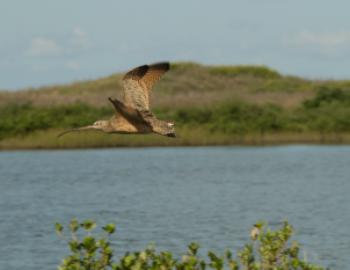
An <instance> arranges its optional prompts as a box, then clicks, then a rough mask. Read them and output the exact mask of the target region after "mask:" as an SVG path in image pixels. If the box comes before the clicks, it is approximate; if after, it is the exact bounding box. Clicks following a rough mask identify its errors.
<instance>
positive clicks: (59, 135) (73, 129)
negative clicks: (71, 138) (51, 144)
mask: <svg viewBox="0 0 350 270" xmlns="http://www.w3.org/2000/svg"><path fill="white" fill-rule="evenodd" d="M92 129H95V128H94V126H85V127H80V128H72V129H68V130H66V131H63V132H62V133H60V134H58V135H57V138H60V137H62V136H63V135H65V134H67V133H70V132H75V131H84V130H92Z"/></svg>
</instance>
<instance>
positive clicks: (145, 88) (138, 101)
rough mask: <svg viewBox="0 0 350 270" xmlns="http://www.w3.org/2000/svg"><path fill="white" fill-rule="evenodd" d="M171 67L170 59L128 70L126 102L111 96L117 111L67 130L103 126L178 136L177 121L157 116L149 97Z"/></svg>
mask: <svg viewBox="0 0 350 270" xmlns="http://www.w3.org/2000/svg"><path fill="white" fill-rule="evenodd" d="M169 68H170V65H169V63H168V62H162V63H155V64H152V65H143V66H139V67H137V68H134V69H132V70H130V71H129V72H127V73H126V74H125V76H124V77H123V90H124V91H123V93H124V99H123V102H122V101H119V100H118V99H115V98H108V100H109V101H110V102H111V103H112V104H113V106H114V108H115V110H116V114H115V115H114V116H113V117H112V118H111V119H109V120H100V121H96V122H95V123H94V124H93V125H91V126H85V127H81V128H76V129H71V130H68V131H65V132H63V133H61V134H59V136H62V135H64V134H66V133H68V132H71V131H82V130H100V131H103V132H106V133H141V134H145V133H157V134H160V135H164V136H168V137H175V129H174V124H173V123H170V122H166V121H163V120H159V119H157V118H156V117H155V116H154V114H153V113H152V112H151V111H150V105H149V99H150V93H151V90H152V88H153V86H154V84H155V83H156V82H157V81H158V80H159V79H160V78H161V76H162V75H163V74H164V73H165V72H167V71H168V70H169Z"/></svg>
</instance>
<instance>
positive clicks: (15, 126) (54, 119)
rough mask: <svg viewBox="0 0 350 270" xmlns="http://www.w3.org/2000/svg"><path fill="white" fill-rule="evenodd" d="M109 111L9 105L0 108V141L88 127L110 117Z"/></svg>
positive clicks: (79, 105) (74, 106)
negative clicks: (47, 131) (60, 129)
mask: <svg viewBox="0 0 350 270" xmlns="http://www.w3.org/2000/svg"><path fill="white" fill-rule="evenodd" d="M111 112H112V111H111V110H109V109H106V108H95V107H90V106H88V105H84V104H75V105H67V106H55V107H34V106H32V105H30V104H24V105H16V104H9V105H7V106H4V107H0V115H1V117H0V139H1V138H4V137H8V136H12V135H25V134H27V133H30V132H33V131H36V130H45V129H49V128H69V127H77V126H80V125H88V124H91V123H93V122H94V121H96V120H97V119H99V118H102V117H110V116H111Z"/></svg>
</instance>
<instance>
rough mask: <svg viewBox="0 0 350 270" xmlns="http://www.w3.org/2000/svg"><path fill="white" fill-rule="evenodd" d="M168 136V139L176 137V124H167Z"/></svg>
mask: <svg viewBox="0 0 350 270" xmlns="http://www.w3.org/2000/svg"><path fill="white" fill-rule="evenodd" d="M166 127H167V128H166V136H168V137H176V133H175V124H174V123H172V122H167V123H166Z"/></svg>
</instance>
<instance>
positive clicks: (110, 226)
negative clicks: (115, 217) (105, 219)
mask: <svg viewBox="0 0 350 270" xmlns="http://www.w3.org/2000/svg"><path fill="white" fill-rule="evenodd" d="M102 229H103V230H104V231H105V232H107V233H108V234H113V233H114V232H115V224H113V223H109V224H107V225H106V226H104V227H102Z"/></svg>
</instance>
